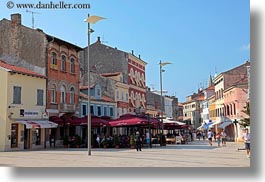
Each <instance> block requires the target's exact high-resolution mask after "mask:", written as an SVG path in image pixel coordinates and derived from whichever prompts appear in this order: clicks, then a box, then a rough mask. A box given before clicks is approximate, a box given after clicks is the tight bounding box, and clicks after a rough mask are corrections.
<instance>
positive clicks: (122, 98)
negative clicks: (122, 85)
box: [121, 92, 124, 101]
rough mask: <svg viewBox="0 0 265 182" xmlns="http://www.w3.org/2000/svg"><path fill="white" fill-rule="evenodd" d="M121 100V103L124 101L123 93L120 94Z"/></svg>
mask: <svg viewBox="0 0 265 182" xmlns="http://www.w3.org/2000/svg"><path fill="white" fill-rule="evenodd" d="M121 100H122V101H123V100H124V93H123V92H122V93H121Z"/></svg>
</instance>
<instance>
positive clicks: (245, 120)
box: [240, 102, 250, 127]
mask: <svg viewBox="0 0 265 182" xmlns="http://www.w3.org/2000/svg"><path fill="white" fill-rule="evenodd" d="M242 112H243V113H245V114H246V115H247V116H248V117H246V118H243V119H242V120H241V123H240V124H241V125H243V126H244V127H246V126H250V107H249V102H247V103H246V106H245V107H244V109H243V110H242Z"/></svg>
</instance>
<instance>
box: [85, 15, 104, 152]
mask: <svg viewBox="0 0 265 182" xmlns="http://www.w3.org/2000/svg"><path fill="white" fill-rule="evenodd" d="M102 19H105V18H103V17H100V16H89V14H88V15H87V18H86V19H85V20H84V21H85V22H87V25H88V29H87V30H88V36H87V42H88V45H87V149H88V155H91V113H90V71H89V70H90V69H89V46H90V33H93V32H94V30H92V29H90V23H93V24H95V23H96V22H98V21H100V20H102Z"/></svg>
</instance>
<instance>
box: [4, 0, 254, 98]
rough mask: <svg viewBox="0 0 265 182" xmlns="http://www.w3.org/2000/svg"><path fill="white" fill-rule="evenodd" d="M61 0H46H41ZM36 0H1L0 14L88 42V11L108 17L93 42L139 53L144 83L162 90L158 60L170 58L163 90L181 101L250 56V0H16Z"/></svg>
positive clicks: (96, 26)
mask: <svg viewBox="0 0 265 182" xmlns="http://www.w3.org/2000/svg"><path fill="white" fill-rule="evenodd" d="M51 1H52V2H53V3H59V2H60V0H44V1H41V2H42V3H50V2H51ZM38 2H39V1H38V0H37V1H30V0H28V1H25V0H13V3H14V8H11V9H10V8H8V7H7V4H8V3H9V0H0V19H3V18H6V19H9V20H10V14H13V13H21V14H22V24H23V25H25V26H27V27H32V13H29V12H26V10H29V11H33V12H34V13H33V14H34V27H35V28H40V29H42V30H43V31H44V32H45V33H47V34H50V35H53V36H56V37H58V38H60V39H63V40H65V41H68V42H70V43H73V44H76V45H78V46H80V47H86V46H87V45H88V42H87V24H86V23H85V22H84V19H85V18H86V17H87V15H88V14H90V15H97V16H101V17H104V18H106V19H104V20H102V21H99V22H98V23H96V24H91V28H92V29H93V30H94V31H95V32H93V33H92V34H91V43H93V42H95V41H96V40H97V37H98V36H100V37H101V40H102V43H103V44H106V45H109V46H111V47H117V48H118V49H120V50H122V51H125V52H131V51H132V50H134V54H135V55H137V56H138V55H141V59H142V60H144V61H145V62H147V65H146V85H147V86H148V87H150V88H153V89H154V90H160V69H159V65H158V63H159V61H160V60H161V61H162V62H171V63H172V64H170V65H166V66H165V67H164V68H163V69H164V70H165V72H163V75H162V83H163V90H166V91H167V95H172V96H176V97H177V98H179V102H184V101H185V100H186V97H187V96H188V95H191V94H192V93H194V92H197V90H198V89H199V88H200V87H203V88H206V87H207V83H208V79H209V76H210V75H212V76H214V75H216V74H219V73H222V72H224V71H227V70H229V69H232V68H234V67H236V66H239V65H241V64H244V63H245V61H246V60H250V2H249V0H232V1H231V0H185V1H184V0H165V1H162V0H111V1H110V0H87V1H81V0H64V2H65V3H72V4H76V3H80V4H83V3H89V4H90V8H89V9H38V8H35V9H29V8H28V9H27V8H20V9H19V8H16V5H17V4H19V3H36V4H38Z"/></svg>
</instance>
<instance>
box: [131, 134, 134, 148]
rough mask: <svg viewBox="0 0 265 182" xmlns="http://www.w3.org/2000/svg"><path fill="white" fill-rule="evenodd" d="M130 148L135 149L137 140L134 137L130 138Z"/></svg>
mask: <svg viewBox="0 0 265 182" xmlns="http://www.w3.org/2000/svg"><path fill="white" fill-rule="evenodd" d="M130 146H131V148H132V149H134V148H135V139H134V135H131V136H130Z"/></svg>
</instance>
